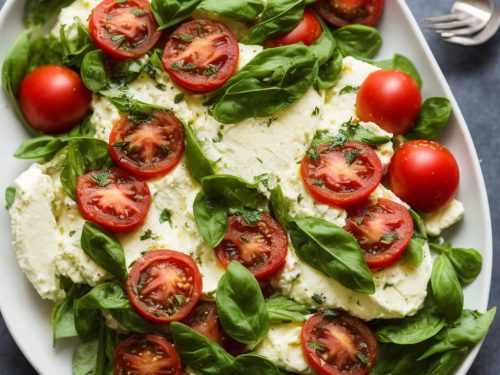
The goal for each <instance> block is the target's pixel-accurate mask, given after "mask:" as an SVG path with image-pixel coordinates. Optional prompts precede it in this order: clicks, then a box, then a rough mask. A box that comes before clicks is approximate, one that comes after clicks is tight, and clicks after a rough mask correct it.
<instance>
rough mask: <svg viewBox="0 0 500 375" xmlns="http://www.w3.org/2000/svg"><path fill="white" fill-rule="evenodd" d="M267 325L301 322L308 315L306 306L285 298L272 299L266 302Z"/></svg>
mask: <svg viewBox="0 0 500 375" xmlns="http://www.w3.org/2000/svg"><path fill="white" fill-rule="evenodd" d="M266 307H267V312H268V313H269V324H280V323H290V322H303V321H304V320H305V316H306V315H307V314H309V313H310V309H309V308H308V307H307V306H304V305H301V304H299V303H297V302H295V301H294V300H292V299H289V298H286V297H282V296H279V297H273V298H271V299H269V300H267V302H266Z"/></svg>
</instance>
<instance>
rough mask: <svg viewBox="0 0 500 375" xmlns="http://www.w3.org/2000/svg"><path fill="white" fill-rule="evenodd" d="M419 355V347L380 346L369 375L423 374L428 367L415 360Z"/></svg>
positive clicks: (423, 362) (420, 348)
mask: <svg viewBox="0 0 500 375" xmlns="http://www.w3.org/2000/svg"><path fill="white" fill-rule="evenodd" d="M421 353H422V346H421V345H393V344H382V345H380V346H379V350H378V356H377V360H376V361H375V367H374V368H373V369H372V371H371V372H370V375H422V374H425V373H426V371H427V369H428V367H429V365H428V363H427V361H418V360H417V359H418V357H419V355H420V354H421Z"/></svg>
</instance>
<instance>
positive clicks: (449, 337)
mask: <svg viewBox="0 0 500 375" xmlns="http://www.w3.org/2000/svg"><path fill="white" fill-rule="evenodd" d="M496 311H497V309H496V307H493V308H492V309H490V310H488V311H487V312H485V313H480V312H479V311H473V310H463V311H462V314H461V315H460V318H459V319H458V320H456V321H455V322H453V323H452V324H450V325H449V326H448V327H447V328H445V329H444V330H443V331H442V332H441V333H440V334H439V335H438V337H437V338H438V341H437V342H436V343H435V344H433V345H432V346H431V347H430V348H429V349H428V350H427V351H426V352H425V353H424V354H423V355H422V356H421V357H420V359H425V358H427V357H430V356H431V355H434V354H436V353H443V352H447V351H449V350H453V349H459V348H463V347H472V346H474V345H476V344H477V343H479V341H481V340H482V339H483V338H484V336H486V334H487V333H488V329H489V327H490V325H491V323H492V322H493V318H494V317H495V314H496Z"/></svg>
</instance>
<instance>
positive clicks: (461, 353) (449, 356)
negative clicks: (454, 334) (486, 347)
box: [425, 348, 469, 375]
mask: <svg viewBox="0 0 500 375" xmlns="http://www.w3.org/2000/svg"><path fill="white" fill-rule="evenodd" d="M468 352H469V350H468V349H467V348H461V349H456V350H450V351H448V352H446V353H444V354H443V355H440V356H439V357H438V358H436V359H435V360H433V361H432V362H430V365H429V368H428V369H427V372H426V373H425V374H426V375H448V374H451V373H452V372H453V370H455V369H456V368H457V367H458V366H460V365H461V364H462V362H463V360H464V359H465V357H467V354H468Z"/></svg>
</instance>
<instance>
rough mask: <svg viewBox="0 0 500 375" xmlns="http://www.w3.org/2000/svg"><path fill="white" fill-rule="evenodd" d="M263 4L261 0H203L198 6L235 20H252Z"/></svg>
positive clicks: (262, 8) (260, 11) (261, 9)
mask: <svg viewBox="0 0 500 375" xmlns="http://www.w3.org/2000/svg"><path fill="white" fill-rule="evenodd" d="M265 5H266V4H265V2H264V1H263V0H247V1H241V0H225V1H220V0H203V1H202V2H201V4H200V5H199V6H198V8H200V9H203V10H206V11H207V12H212V13H217V14H218V15H220V16H223V17H226V18H230V19H233V20H236V21H253V20H254V19H256V18H257V17H258V16H259V14H261V13H262V11H263V10H264V8H265Z"/></svg>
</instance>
